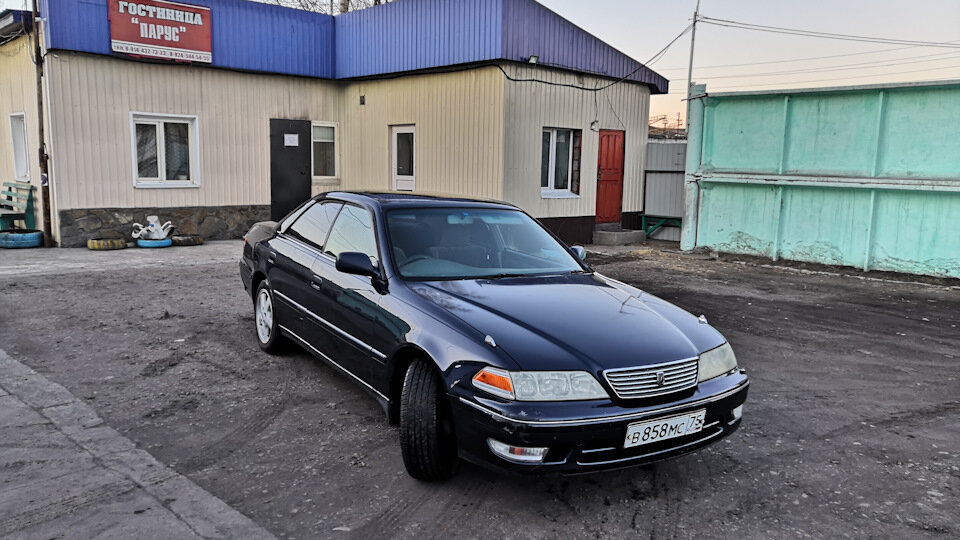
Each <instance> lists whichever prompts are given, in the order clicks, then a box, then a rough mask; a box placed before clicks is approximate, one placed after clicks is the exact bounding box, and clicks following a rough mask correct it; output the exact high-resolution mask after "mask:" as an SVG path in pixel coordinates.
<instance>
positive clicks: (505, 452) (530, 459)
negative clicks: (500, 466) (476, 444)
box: [487, 439, 550, 463]
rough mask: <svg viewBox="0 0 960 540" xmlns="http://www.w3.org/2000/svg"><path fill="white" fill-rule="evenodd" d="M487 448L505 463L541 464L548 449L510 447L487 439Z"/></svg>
mask: <svg viewBox="0 0 960 540" xmlns="http://www.w3.org/2000/svg"><path fill="white" fill-rule="evenodd" d="M487 446H489V447H490V450H492V451H493V453H494V454H496V455H498V456H500V457H502V458H503V459H505V460H507V461H517V462H520V463H541V462H542V461H543V458H544V457H546V455H547V451H548V450H550V449H549V448H527V447H524V446H510V445H509V444H506V443H502V442H500V441H498V440H496V439H487Z"/></svg>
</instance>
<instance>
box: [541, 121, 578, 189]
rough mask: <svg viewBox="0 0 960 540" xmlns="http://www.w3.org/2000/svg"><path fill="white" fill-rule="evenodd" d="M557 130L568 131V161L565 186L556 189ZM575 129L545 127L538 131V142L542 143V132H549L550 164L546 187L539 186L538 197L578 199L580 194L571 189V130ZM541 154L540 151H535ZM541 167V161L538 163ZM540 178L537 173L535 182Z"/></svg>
mask: <svg viewBox="0 0 960 540" xmlns="http://www.w3.org/2000/svg"><path fill="white" fill-rule="evenodd" d="M558 131H569V132H570V157H569V158H568V159H569V160H570V162H569V163H568V164H567V187H566V188H561V189H557V188H555V187H554V186H555V185H556V178H555V172H556V168H555V165H556V159H557V132H558ZM574 131H577V130H576V129H574V128H553V127H545V128H543V129H542V130H541V131H540V143H541V144H543V134H544V133H550V164H549V169H547V187H543V186H540V197H541V198H543V199H579V198H580V195H579V194H577V193H574V192H573V190H572V189H571V188H572V187H573V150H574V149H573V140H574V137H573V132H574ZM537 153H538V154H540V155H541V156H542V155H543V154H542V149H541V152H537ZM541 159H543V158H542V157H541ZM540 166H541V167H543V163H541V164H540ZM540 180H541V179H540V178H539V175H538V178H537V183H538V184H539V183H540Z"/></svg>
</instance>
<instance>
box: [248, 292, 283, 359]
mask: <svg viewBox="0 0 960 540" xmlns="http://www.w3.org/2000/svg"><path fill="white" fill-rule="evenodd" d="M253 318H254V322H255V324H256V327H257V344H258V345H260V348H261V349H263V350H264V351H266V352H268V353H270V354H278V353H280V352H281V351H282V349H283V341H284V340H283V336H281V335H280V328H279V324H278V321H277V315H276V311H274V309H273V291H272V290H271V289H270V285H268V284H267V282H266V280H264V281H261V282H260V286H259V287H257V294H256V295H255V296H254V297H253Z"/></svg>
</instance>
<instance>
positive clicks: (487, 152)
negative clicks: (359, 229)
mask: <svg viewBox="0 0 960 540" xmlns="http://www.w3.org/2000/svg"><path fill="white" fill-rule="evenodd" d="M361 96H363V97H364V100H365V104H364V105H360V97H361ZM508 121H509V120H508ZM404 124H412V125H415V126H416V135H415V156H414V162H415V163H414V169H415V175H416V191H418V192H433V193H451V194H457V195H464V196H470V197H486V198H496V199H499V198H502V197H503V190H502V181H501V179H502V178H503V152H504V143H503V126H504V117H503V83H502V76H501V74H500V71H499V70H497V69H496V68H493V67H488V68H482V69H472V70H468V71H460V72H455V73H443V74H431V75H412V76H407V77H400V78H396V79H388V80H380V81H363V82H356V83H351V84H348V85H346V87H345V88H344V91H343V123H342V126H343V131H342V137H341V141H342V147H343V149H344V151H343V174H342V176H343V188H344V189H370V190H390V189H392V178H391V174H390V173H391V171H390V168H391V165H390V159H391V147H390V126H391V125H404Z"/></svg>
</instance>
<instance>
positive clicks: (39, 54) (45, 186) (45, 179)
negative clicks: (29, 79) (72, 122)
mask: <svg viewBox="0 0 960 540" xmlns="http://www.w3.org/2000/svg"><path fill="white" fill-rule="evenodd" d="M39 1H40V0H33V21H31V24H32V25H33V50H34V54H33V63H34V65H35V66H36V72H37V118H38V122H37V139H38V142H39V160H40V196H41V199H42V200H43V214H42V215H43V245H44V246H46V247H53V246H54V242H53V235H52V234H51V231H50V177H49V175H48V174H47V173H48V163H47V160H48V158H49V156H47V145H46V142H45V141H46V137H45V134H44V132H43V51H42V50H41V48H40V13H39V10H38V9H37V3H38V2H39Z"/></svg>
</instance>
